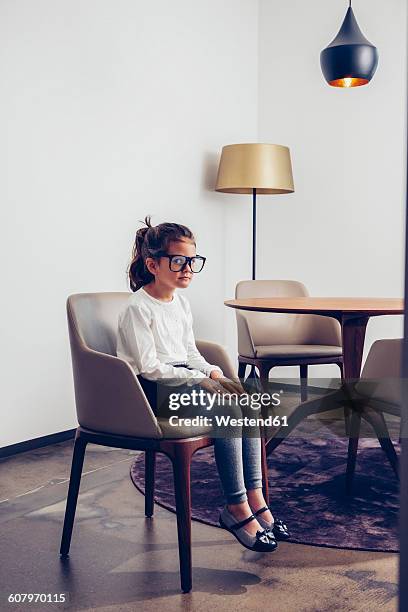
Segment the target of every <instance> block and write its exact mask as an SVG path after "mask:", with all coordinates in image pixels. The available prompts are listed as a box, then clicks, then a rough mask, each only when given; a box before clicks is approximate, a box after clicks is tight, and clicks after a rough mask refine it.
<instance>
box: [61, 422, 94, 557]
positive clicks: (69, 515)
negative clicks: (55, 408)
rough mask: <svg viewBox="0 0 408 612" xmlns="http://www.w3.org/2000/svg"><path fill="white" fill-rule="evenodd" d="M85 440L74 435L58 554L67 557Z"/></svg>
mask: <svg viewBox="0 0 408 612" xmlns="http://www.w3.org/2000/svg"><path fill="white" fill-rule="evenodd" d="M86 444H87V443H86V442H85V441H84V439H83V438H81V437H79V436H78V434H77V436H76V437H75V442H74V452H73V455H72V464H71V475H70V479H69V488H68V497H67V504H66V508H65V518H64V527H63V530H62V538H61V547H60V555H61V556H62V557H68V554H69V547H70V544H71V536H72V528H73V526H74V519H75V511H76V506H77V500H78V493H79V486H80V484H81V475H82V468H83V465H84V457H85V450H86Z"/></svg>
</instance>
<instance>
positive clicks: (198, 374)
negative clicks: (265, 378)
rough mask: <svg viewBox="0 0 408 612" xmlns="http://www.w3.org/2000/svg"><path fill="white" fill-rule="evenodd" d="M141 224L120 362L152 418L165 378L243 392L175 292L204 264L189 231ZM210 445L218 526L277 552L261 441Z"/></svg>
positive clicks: (278, 525) (282, 535)
mask: <svg viewBox="0 0 408 612" xmlns="http://www.w3.org/2000/svg"><path fill="white" fill-rule="evenodd" d="M145 226H146V227H143V228H141V229H139V230H138V231H137V233H136V239H135V244H134V246H133V252H132V261H131V264H130V266H129V270H128V274H129V280H130V287H131V290H132V291H133V292H134V295H132V296H131V297H130V299H129V301H128V303H127V304H126V306H125V308H124V309H123V310H122V311H121V313H120V315H119V321H118V338H117V356H118V357H120V358H122V359H125V360H126V361H129V363H130V365H131V366H132V368H133V369H134V371H135V372H136V374H137V375H138V379H139V381H140V383H141V385H142V387H143V389H144V390H145V393H146V395H147V397H148V399H149V401H150V403H151V404H152V409H153V410H154V411H155V412H156V414H157V403H156V402H157V397H156V394H155V392H156V386H157V383H159V382H160V380H163V379H167V380H169V379H171V381H172V382H171V384H172V385H177V384H178V383H179V384H180V385H183V392H184V391H185V389H189V390H190V391H191V390H192V389H196V390H199V389H202V388H204V389H205V390H206V391H211V392H213V393H215V392H220V390H222V389H225V390H227V391H229V392H230V393H237V392H238V393H243V389H242V387H241V386H240V385H238V383H237V382H234V381H231V380H228V379H226V378H225V377H224V375H223V372H222V370H221V369H220V368H219V367H217V366H215V365H211V364H210V363H208V362H207V361H206V360H205V359H204V357H203V356H202V355H201V354H200V353H199V351H198V349H197V347H196V344H195V340H194V334H193V326H192V324H193V320H192V314H191V310H190V305H189V302H188V301H187V299H186V298H185V297H184V296H182V295H181V294H179V293H178V292H177V291H176V289H185V288H187V287H188V286H189V284H190V282H191V280H192V278H193V275H194V274H196V273H198V272H201V270H202V269H203V266H204V263H205V257H201V256H200V255H197V254H196V243H195V238H194V236H193V234H192V232H191V231H190V230H189V229H188V228H187V227H185V226H184V225H179V224H177V223H161V224H159V225H157V226H155V227H154V226H152V225H151V223H150V217H146V219H145ZM173 390H174V387H173ZM178 390H180V388H178ZM214 440H215V442H214V454H215V460H216V465H217V469H218V472H219V476H220V480H221V484H222V488H223V491H224V495H225V498H226V503H227V505H226V506H225V507H224V509H223V510H222V512H221V514H220V524H221V525H222V526H223V527H224V528H225V529H227V530H229V531H230V532H231V533H232V534H233V535H234V536H235V537H236V538H237V539H238V541H239V542H241V544H243V545H244V546H245V547H246V548H249V549H251V550H256V551H265V552H266V551H273V550H275V549H276V547H277V543H276V539H275V538H278V539H287V538H288V537H289V534H288V532H287V529H286V526H285V525H284V523H282V521H278V520H277V519H276V520H275V521H274V519H273V517H272V514H271V512H270V510H269V508H268V506H267V504H266V502H265V499H264V497H263V493H262V473H261V444H260V438H259V437H252V438H250V437H239V438H226V437H223V438H221V437H218V438H215V439H214Z"/></svg>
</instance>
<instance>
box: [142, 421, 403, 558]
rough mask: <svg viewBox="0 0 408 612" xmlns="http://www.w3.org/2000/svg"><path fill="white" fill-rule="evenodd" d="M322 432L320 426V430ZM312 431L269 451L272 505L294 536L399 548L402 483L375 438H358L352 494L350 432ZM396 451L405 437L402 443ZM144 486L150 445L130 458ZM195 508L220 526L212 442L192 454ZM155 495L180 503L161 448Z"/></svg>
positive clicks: (199, 516)
mask: <svg viewBox="0 0 408 612" xmlns="http://www.w3.org/2000/svg"><path fill="white" fill-rule="evenodd" d="M319 433H320V432H319ZM321 433H322V434H323V435H321V436H319V438H317V437H312V438H300V437H289V438H288V439H287V440H285V441H284V442H282V444H281V445H280V446H279V447H278V448H277V449H276V450H275V451H274V452H273V453H272V454H271V455H270V456H269V457H268V479H269V487H270V505H271V508H272V511H273V513H274V514H275V515H276V516H278V517H279V518H282V519H284V520H285V521H286V523H287V524H288V527H289V529H290V531H291V533H292V539H291V541H292V542H296V543H299V544H311V545H316V546H330V547H336V548H349V549H360V550H378V551H386V552H398V550H399V542H398V483H397V481H396V478H395V476H394V473H393V472H392V469H391V467H390V465H389V464H388V461H387V459H386V457H385V455H384V453H383V451H382V450H381V448H380V447H379V444H378V442H377V441H376V440H368V439H362V440H360V444H359V452H358V457H357V468H356V474H355V480H354V494H353V496H352V497H347V496H346V495H345V467H346V457H347V444H348V441H347V439H344V438H338V437H336V436H335V435H334V434H333V433H332V432H331V431H329V430H328V429H326V428H324V432H321ZM396 448H397V452H398V451H399V445H398V444H396ZM130 475H131V478H132V481H133V483H134V484H135V486H136V487H137V488H138V489H139V490H140V491H141V492H142V493H143V492H144V453H141V455H140V456H138V457H137V458H136V460H135V461H134V463H133V464H132V466H131V472H130ZM191 479H192V506H193V510H192V516H193V518H194V519H195V520H198V521H201V522H204V523H207V524H209V525H216V526H218V513H219V511H220V509H221V507H222V506H223V504H224V500H223V494H222V490H221V485H220V481H219V478H218V473H217V469H216V466H215V462H214V455H213V449H212V448H206V449H202V450H200V451H198V452H197V453H196V454H195V455H194V457H193V462H192V469H191ZM155 500H156V502H157V503H159V504H160V505H161V506H163V507H165V508H167V509H169V510H172V511H174V510H175V502H174V494H173V474H172V466H171V463H170V460H169V459H168V458H167V457H165V456H164V455H162V454H161V453H158V454H157V462H156V487H155Z"/></svg>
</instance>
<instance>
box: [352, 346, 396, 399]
mask: <svg viewBox="0 0 408 612" xmlns="http://www.w3.org/2000/svg"><path fill="white" fill-rule="evenodd" d="M402 347H403V340H402V338H385V339H382V340H376V341H375V342H373V344H372V345H371V348H370V350H369V352H368V355H367V359H366V361H365V364H364V367H363V371H362V373H361V379H360V381H359V382H358V383H357V384H356V391H357V392H358V393H362V394H364V395H365V396H370V398H371V399H372V400H376V401H379V402H386V403H387V404H391V405H395V406H400V405H401V401H402V398H401V392H402Z"/></svg>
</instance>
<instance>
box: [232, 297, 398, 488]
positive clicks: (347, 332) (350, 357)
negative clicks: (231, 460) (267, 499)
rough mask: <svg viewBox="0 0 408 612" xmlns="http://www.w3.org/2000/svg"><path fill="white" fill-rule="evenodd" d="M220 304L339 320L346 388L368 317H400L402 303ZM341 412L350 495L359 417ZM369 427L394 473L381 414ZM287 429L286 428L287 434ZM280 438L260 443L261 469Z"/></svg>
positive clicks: (357, 368) (301, 412)
mask: <svg viewBox="0 0 408 612" xmlns="http://www.w3.org/2000/svg"><path fill="white" fill-rule="evenodd" d="M224 304H225V305H226V306H228V307H229V308H235V309H238V310H244V311H251V312H271V313H274V312H275V313H292V314H309V315H321V316H323V317H332V318H334V319H336V320H337V321H339V323H340V326H341V338H342V348H343V383H346V386H347V383H354V382H356V380H358V379H359V378H360V373H361V362H362V357H363V350H364V340H365V334H366V328H367V323H368V321H369V319H370V317H378V316H382V315H402V314H404V300H403V299H402V298H378V297H366V298H358V297H271V298H247V299H238V300H227V301H225V302H224ZM310 405H311V402H309V406H308V404H307V403H304V404H300V406H299V407H298V409H297V412H296V414H294V415H293V416H292V419H293V423H294V424H296V423H298V422H300V420H301V419H302V418H303V417H306V416H307V415H308V414H312V413H313V412H312V410H313V406H310ZM344 413H345V420H346V433H347V434H348V436H349V446H348V456H347V472H346V489H347V491H348V492H349V493H350V492H351V486H352V480H353V474H354V470H355V464H356V456H357V448H358V439H359V434H360V422H361V414H360V413H359V411H358V410H357V409H353V408H352V407H351V410H350V409H349V408H346V407H345V409H344ZM370 424H371V425H372V427H373V429H374V431H375V433H376V435H377V437H378V440H379V442H380V444H381V446H382V448H383V450H384V452H385V453H386V455H387V457H388V459H389V460H390V462H391V464H392V465H393V467H394V469H395V471H396V455H395V450H394V448H393V445H392V442H391V440H390V438H389V434H388V429H387V425H386V423H385V420H384V416H383V414H382V413H381V412H378V413H377V412H375V411H373V412H372V414H370ZM290 429H291V428H287V430H288V431H289V430H290ZM285 435H286V434H285ZM282 439H283V438H278V437H275V438H272V439H270V440H268V441H266V450H265V444H263V451H262V461H263V463H264V465H265V466H266V454H269V453H270V452H272V451H273V450H274V449H275V448H276V447H277V446H278V445H279V444H280V442H281V441H282Z"/></svg>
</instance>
